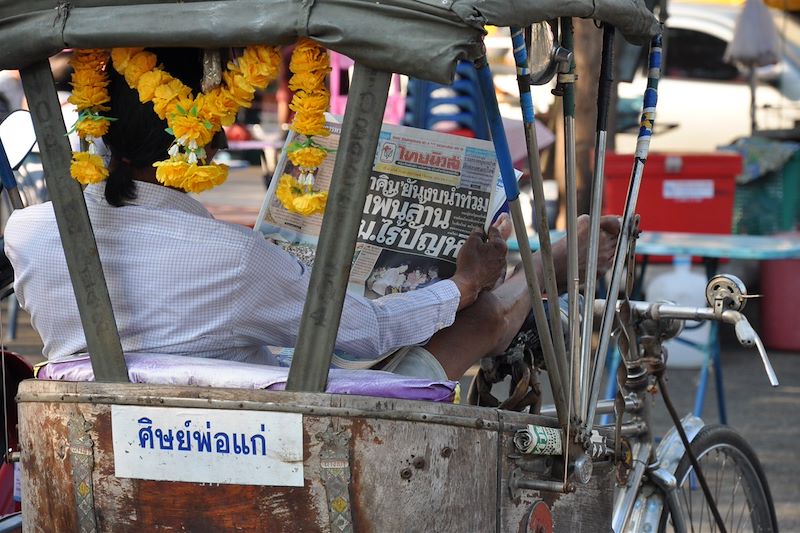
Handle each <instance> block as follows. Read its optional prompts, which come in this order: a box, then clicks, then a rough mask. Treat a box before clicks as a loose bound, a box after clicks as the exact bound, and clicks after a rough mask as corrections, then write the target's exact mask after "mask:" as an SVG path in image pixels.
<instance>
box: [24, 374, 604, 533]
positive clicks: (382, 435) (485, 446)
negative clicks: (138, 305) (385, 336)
mask: <svg viewBox="0 0 800 533" xmlns="http://www.w3.org/2000/svg"><path fill="white" fill-rule="evenodd" d="M18 401H19V410H20V435H21V442H22V450H21V452H22V468H23V512H24V516H25V526H26V531H46V532H51V531H80V528H81V525H86V523H87V522H86V521H87V520H89V521H94V523H95V524H96V529H97V531H102V532H106V531H107V532H113V533H125V532H134V531H135V532H139V531H144V530H148V531H150V530H164V531H197V532H206V531H209V532H211V531H214V532H216V531H237V530H243V531H253V530H256V531H267V532H276V533H283V532H289V531H291V532H298V531H300V532H302V531H308V532H312V531H313V532H317V531H319V532H330V531H337V532H338V531H358V532H363V533H370V532H381V533H383V532H389V531H403V532H416V531H420V532H423V531H469V532H472V531H476V532H477V531H480V532H491V531H496V532H506V531H525V529H524V528H525V527H527V524H528V523H530V513H531V509H532V506H533V505H534V504H535V503H536V502H537V501H540V500H541V501H544V502H545V503H546V504H547V506H548V508H547V509H545V511H547V513H550V512H552V517H553V520H554V522H555V525H556V529H555V530H556V531H565V532H566V531H569V532H572V531H587V532H588V531H593V532H594V531H603V530H604V529H603V527H602V526H600V527H599V526H598V524H605V523H610V519H609V520H606V511H607V510H609V509H610V495H611V492H612V490H613V486H612V484H611V483H610V478H609V477H608V476H595V480H593V482H592V484H590V485H589V487H588V488H586V489H584V488H583V487H582V488H581V491H580V492H579V493H577V494H570V495H563V494H555V493H546V494H545V493H539V492H537V491H521V492H519V493H518V494H517V497H516V498H512V497H511V492H510V491H509V489H508V477H509V475H510V472H511V471H512V470H513V469H514V468H516V467H517V466H518V465H517V463H516V462H515V461H516V459H515V456H514V449H513V444H512V443H511V437H512V435H513V431H514V430H515V429H516V428H517V427H520V426H521V425H523V424H528V423H534V424H543V425H552V424H553V423H554V421H553V420H552V419H547V418H543V417H535V416H530V415H522V414H518V413H502V412H500V411H496V410H491V409H486V408H476V407H469V406H454V405H443V404H433V403H427V402H413V401H405V400H391V399H378V398H364V397H355V396H331V395H326V394H307V393H286V392H267V391H250V390H226V389H202V388H195V387H167V386H148V385H119V384H100V383H77V384H76V383H64V382H36V381H28V382H24V383H23V384H22V385H21V387H20V394H19V397H18ZM114 404H126V405H142V406H153V405H156V406H164V407H170V406H178V407H181V408H188V409H191V408H192V407H198V408H204V409H208V408H220V409H247V410H272V411H284V412H300V413H303V433H304V435H303V442H304V444H303V464H304V477H305V485H304V486H303V487H269V486H247V485H220V484H201V483H186V482H168V481H150V480H136V479H123V478H117V477H116V476H115V475H114V453H113V452H114V451H113V445H112V429H111V406H112V405H114ZM80 461H83V463H80ZM86 461H89V462H88V463H87V462H86ZM80 464H83V465H84V466H85V465H86V464H90V466H91V468H90V469H89V471H88V472H89V483H88V484H86V485H85V486H81V485H80V483H78V481H77V480H78V479H79V476H77V475H76V472H78V470H77V469H76V468H75V465H80ZM498 467H499V468H500V470H498ZM78 473H79V472H78ZM534 475H535V474H534ZM593 484H594V485H593ZM76 495H77V496H76ZM78 496H80V497H82V498H84V499H87V498H88V500H89V501H90V502H91V504H92V506H90V507H89V508H88V509H86V506H85V505H84V511H86V510H88V511H89V512H88V513H85V512H84V513H82V512H79V510H78V509H79V508H78V506H77V503H76V502H77V501H78V500H79V499H80V498H78ZM76 498H77V499H76ZM607 508H608V509H607ZM547 513H546V514H547ZM578 513H580V514H578ZM582 516H583V517H587V518H588V517H592V518H591V521H590V522H585V521H584V518H581V517H582ZM332 523H333V524H334V526H332V525H331V524H332ZM582 524H583V525H582ZM350 527H352V529H348V528H350ZM598 527H599V528H598ZM605 529H607V528H605Z"/></svg>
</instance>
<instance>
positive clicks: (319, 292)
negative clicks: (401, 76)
mask: <svg viewBox="0 0 800 533" xmlns="http://www.w3.org/2000/svg"><path fill="white" fill-rule="evenodd" d="M390 81H391V73H389V72H382V71H378V70H374V69H371V68H369V67H365V66H364V65H361V64H359V63H356V64H355V67H354V70H353V80H352V83H351V84H350V91H349V96H348V99H347V108H346V110H345V115H344V121H343V124H342V135H341V138H340V139H339V148H338V150H337V157H336V162H335V164H334V167H333V176H334V177H333V179H332V180H331V188H330V191H329V193H330V194H329V196H328V205H327V207H326V210H325V219H324V222H323V224H322V228H321V230H320V235H319V243H318V245H317V253H316V259H315V261H314V269H313V270H312V272H311V281H310V283H309V286H308V296H307V297H306V303H305V307H304V308H303V317H302V319H301V321H300V331H299V333H298V338H297V345H296V347H295V351H294V357H293V359H292V366H291V369H290V370H289V378H288V380H287V382H286V390H291V391H307V392H323V391H324V390H325V385H326V384H327V381H328V369H329V367H330V364H331V357H332V355H333V348H334V345H335V344H336V333H337V332H338V330H339V321H340V319H341V315H342V306H343V305H344V297H345V290H346V289H347V280H348V278H349V277H350V267H351V264H352V262H353V254H354V253H355V247H356V235H357V233H358V225H359V224H360V222H361V214H362V212H363V210H364V202H365V200H366V197H367V191H368V189H369V179H368V178H369V175H370V172H371V171H372V166H373V163H374V161H375V150H376V149H377V147H378V136H379V135H380V131H381V124H382V122H383V112H384V108H385V107H386V99H387V96H388V94H389V83H390Z"/></svg>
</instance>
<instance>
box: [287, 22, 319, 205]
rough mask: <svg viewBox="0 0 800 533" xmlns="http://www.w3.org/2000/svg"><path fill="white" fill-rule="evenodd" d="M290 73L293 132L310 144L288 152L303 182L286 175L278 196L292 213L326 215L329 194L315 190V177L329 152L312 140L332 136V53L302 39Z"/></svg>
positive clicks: (301, 145) (303, 143)
mask: <svg viewBox="0 0 800 533" xmlns="http://www.w3.org/2000/svg"><path fill="white" fill-rule="evenodd" d="M289 70H291V72H292V78H291V80H289V88H290V89H291V90H292V91H294V96H293V97H292V102H291V104H289V108H290V109H291V110H292V111H294V112H295V116H294V121H293V122H292V126H291V129H292V130H293V131H295V132H297V133H299V134H301V135H304V136H305V137H306V140H305V141H303V142H299V141H298V142H295V143H292V145H290V146H289V148H288V158H289V161H291V162H292V164H293V165H294V166H295V167H297V168H298V169H299V170H300V176H299V178H295V177H293V176H292V175H290V174H283V175H282V176H281V178H280V182H279V183H278V188H277V190H276V193H275V196H276V197H277V198H278V200H279V201H280V202H281V204H282V205H283V207H285V208H286V209H287V210H288V211H291V212H293V213H298V214H300V215H303V216H310V215H313V214H316V213H323V212H324V211H325V204H326V203H327V200H328V193H327V192H325V191H318V190H317V189H315V188H314V176H315V174H316V172H317V169H318V168H319V166H320V165H322V163H323V161H324V160H325V157H326V156H327V155H328V152H327V151H326V150H325V149H324V148H322V147H320V146H319V145H317V144H316V143H315V142H314V140H313V139H312V137H313V136H327V135H329V134H330V132H329V131H328V129H327V128H326V127H325V111H326V110H327V109H328V104H329V103H330V93H329V92H328V89H327V88H326V87H325V76H327V74H328V73H329V72H330V70H331V69H330V64H329V59H328V53H327V51H326V50H325V49H324V48H322V47H320V46H319V45H318V44H316V43H315V42H314V41H312V40H310V39H305V38H304V39H300V40H299V41H298V42H297V45H296V46H295V49H294V51H293V52H292V59H291V61H290V63H289Z"/></svg>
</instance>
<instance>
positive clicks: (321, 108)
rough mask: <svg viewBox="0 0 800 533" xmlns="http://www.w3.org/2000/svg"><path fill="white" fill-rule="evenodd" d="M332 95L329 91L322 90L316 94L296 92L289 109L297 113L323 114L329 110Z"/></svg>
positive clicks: (315, 92)
mask: <svg viewBox="0 0 800 533" xmlns="http://www.w3.org/2000/svg"><path fill="white" fill-rule="evenodd" d="M329 102H330V94H329V93H328V90H327V89H324V88H323V89H320V90H318V91H314V92H310V93H307V92H304V91H300V92H296V93H295V94H294V97H293V98H292V102H291V103H290V104H289V108H290V109H291V110H292V111H295V112H297V113H319V114H322V113H324V112H325V111H326V110H327V109H328V103H329Z"/></svg>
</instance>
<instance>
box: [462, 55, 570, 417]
mask: <svg viewBox="0 0 800 533" xmlns="http://www.w3.org/2000/svg"><path fill="white" fill-rule="evenodd" d="M475 67H476V70H477V73H478V84H479V85H480V90H481V96H482V98H483V102H484V107H485V109H486V115H487V117H486V118H487V119H488V122H489V131H490V132H491V135H492V142H493V143H494V149H495V153H496V156H497V162H498V165H499V166H500V176H501V178H502V180H503V187H504V189H505V192H506V197H507V198H508V208H509V211H510V212H511V219H512V221H513V223H514V231H515V232H516V237H517V242H518V243H519V248H520V255H521V256H522V264H523V268H524V269H525V277H526V279H527V282H528V293H529V295H530V299H531V305H532V307H533V314H534V320H535V322H536V327H537V328H538V330H539V334H540V335H542V346H543V348H544V347H545V346H549V349H548V348H545V349H544V356H545V362H546V364H547V368H548V372H547V375H548V378H549V380H550V387H551V389H552V391H553V400H554V403H555V405H556V413H557V415H558V420H559V423H560V424H561V425H562V426H563V427H566V425H567V404H566V399H565V396H564V393H565V390H564V388H563V385H562V376H561V375H560V373H559V363H558V361H557V360H556V358H555V354H554V352H553V349H552V338H547V337H549V336H550V329H549V327H548V325H547V314H546V312H545V309H544V302H543V301H542V290H541V287H540V286H539V279H538V277H537V276H536V272H535V271H534V269H533V252H531V248H530V244H529V243H528V233H527V231H526V228H525V220H524V218H523V216H522V208H521V207H520V203H519V185H518V184H517V175H516V173H515V172H514V165H513V162H512V160H511V152H510V150H509V148H508V140H507V139H506V133H505V129H504V128H503V119H502V117H501V115H500V108H499V107H498V105H497V96H496V94H495V89H494V79H493V78H492V71H491V69H490V68H489V64H488V63H487V61H486V57H483V58H481V59H479V60H478V61H476V63H475ZM529 112H530V113H531V115H532V113H533V106H532V105H531V106H530V109H529Z"/></svg>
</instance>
